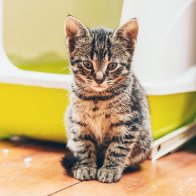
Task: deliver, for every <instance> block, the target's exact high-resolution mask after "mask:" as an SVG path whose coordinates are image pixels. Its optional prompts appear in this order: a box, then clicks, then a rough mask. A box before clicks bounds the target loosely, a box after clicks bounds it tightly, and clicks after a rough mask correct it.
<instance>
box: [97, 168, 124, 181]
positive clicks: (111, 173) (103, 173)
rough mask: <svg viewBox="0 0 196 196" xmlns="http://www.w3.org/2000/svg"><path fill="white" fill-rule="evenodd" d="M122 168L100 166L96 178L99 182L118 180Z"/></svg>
mask: <svg viewBox="0 0 196 196" xmlns="http://www.w3.org/2000/svg"><path fill="white" fill-rule="evenodd" d="M122 172H123V171H122V170H120V169H118V168H105V167H102V168H100V169H99V170H98V174H97V179H98V180H99V181H100V182H106V183H112V182H117V181H119V180H120V178H121V176H122Z"/></svg>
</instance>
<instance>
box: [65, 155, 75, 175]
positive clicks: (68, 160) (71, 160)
mask: <svg viewBox="0 0 196 196" xmlns="http://www.w3.org/2000/svg"><path fill="white" fill-rule="evenodd" d="M77 161H78V158H77V157H75V156H74V155H73V154H72V153H71V154H68V155H67V154H66V155H65V156H64V157H63V158H62V160H61V164H62V166H63V167H64V168H65V170H66V172H67V174H68V175H70V176H73V173H72V168H73V166H74V164H75V163H76V162H77Z"/></svg>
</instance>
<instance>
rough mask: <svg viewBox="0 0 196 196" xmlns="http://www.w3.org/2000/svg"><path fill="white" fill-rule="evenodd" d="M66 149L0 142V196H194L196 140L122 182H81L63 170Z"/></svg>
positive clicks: (35, 143)
mask: <svg viewBox="0 0 196 196" xmlns="http://www.w3.org/2000/svg"><path fill="white" fill-rule="evenodd" d="M64 148H65V146H64V145H60V144H54V143H46V142H39V141H32V140H25V141H14V142H9V141H0V196H23V195H24V196H31V195H32V196H39V195H40V196H45V195H54V196H60V195H62V196H69V195H70V196H88V195H90V196H96V195H98V196H110V195H111V196H113V195H115V196H124V195H129V196H130V195H138V196H140V195H141V196H143V195H149V196H153V195H155V196H159V195H163V196H169V195H186V196H189V195H193V196H196V154H195V153H196V139H194V140H192V141H191V142H189V143H188V144H187V145H186V146H185V147H184V148H183V149H181V150H179V151H178V152H175V153H173V154H170V155H167V156H165V157H163V158H161V159H160V160H158V161H156V162H151V161H146V162H144V163H143V164H142V167H141V170H140V171H135V172H133V171H132V172H128V173H125V174H124V175H123V178H122V179H121V181H120V182H118V183H115V184H103V183H100V182H97V181H89V182H87V181H86V182H80V181H77V180H75V179H73V178H71V177H69V176H67V175H66V173H65V172H64V170H63V168H62V167H61V165H60V160H61V158H62V156H63V154H64V151H65V150H64Z"/></svg>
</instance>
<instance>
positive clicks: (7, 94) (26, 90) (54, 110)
mask: <svg viewBox="0 0 196 196" xmlns="http://www.w3.org/2000/svg"><path fill="white" fill-rule="evenodd" d="M195 100H196V92H192V93H181V94H174V95H164V96H149V105H150V111H151V120H152V134H153V137H154V139H157V138H159V137H161V136H163V135H165V134H167V133H169V132H171V131H172V130H174V129H176V128H178V127H180V126H182V125H184V124H187V123H190V122H191V121H193V120H194V118H195V114H196V103H195ZM67 105H68V91H66V90H63V89H54V88H51V89H50V88H41V87H30V86H23V85H12V84H0V108H1V114H0V138H5V137H9V136H13V135H18V136H26V137H31V138H37V139H43V140H50V141H59V142H64V141H66V131H65V128H64V111H65V110H66V107H67Z"/></svg>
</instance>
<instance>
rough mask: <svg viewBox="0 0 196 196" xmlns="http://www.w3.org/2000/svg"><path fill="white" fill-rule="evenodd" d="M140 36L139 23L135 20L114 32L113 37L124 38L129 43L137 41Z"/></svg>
mask: <svg viewBox="0 0 196 196" xmlns="http://www.w3.org/2000/svg"><path fill="white" fill-rule="evenodd" d="M137 35H138V22H137V19H135V18H133V19H130V20H129V21H128V22H126V23H125V24H124V25H122V26H121V27H119V28H118V29H116V30H115V31H114V34H113V37H118V36H120V37H124V38H125V39H128V40H129V41H136V40H137Z"/></svg>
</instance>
